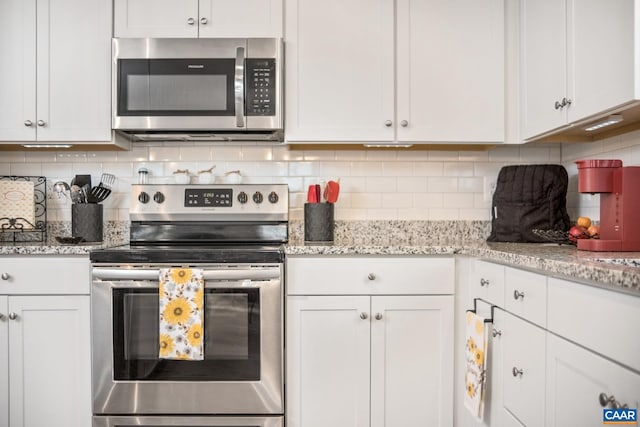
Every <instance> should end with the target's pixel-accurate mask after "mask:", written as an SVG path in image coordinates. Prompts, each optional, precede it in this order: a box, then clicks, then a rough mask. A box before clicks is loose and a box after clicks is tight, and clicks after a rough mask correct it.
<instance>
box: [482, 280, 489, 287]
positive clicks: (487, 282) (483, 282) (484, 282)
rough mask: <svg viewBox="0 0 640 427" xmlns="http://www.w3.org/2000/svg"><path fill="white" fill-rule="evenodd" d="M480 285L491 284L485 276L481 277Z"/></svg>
mask: <svg viewBox="0 0 640 427" xmlns="http://www.w3.org/2000/svg"><path fill="white" fill-rule="evenodd" d="M480 286H489V281H488V280H487V279H485V278H481V279H480Z"/></svg>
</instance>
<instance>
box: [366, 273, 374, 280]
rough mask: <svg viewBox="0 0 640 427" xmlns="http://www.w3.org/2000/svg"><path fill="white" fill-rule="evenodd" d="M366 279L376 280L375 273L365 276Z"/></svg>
mask: <svg viewBox="0 0 640 427" xmlns="http://www.w3.org/2000/svg"><path fill="white" fill-rule="evenodd" d="M367 278H368V279H369V280H376V275H375V273H369V275H368V276H367Z"/></svg>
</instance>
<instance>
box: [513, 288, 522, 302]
mask: <svg viewBox="0 0 640 427" xmlns="http://www.w3.org/2000/svg"><path fill="white" fill-rule="evenodd" d="M519 298H522V299H524V292H520V291H518V290H517V289H516V290H515V291H513V299H515V300H517V299H519Z"/></svg>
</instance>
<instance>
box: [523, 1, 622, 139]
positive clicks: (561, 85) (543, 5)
mask: <svg viewBox="0 0 640 427" xmlns="http://www.w3.org/2000/svg"><path fill="white" fill-rule="evenodd" d="M565 16H566V13H565V0H522V67H521V72H522V103H523V105H522V123H521V126H522V129H521V130H522V136H523V138H525V139H526V138H530V137H532V136H535V135H539V134H541V133H544V132H546V131H549V130H552V129H555V128H558V127H560V126H562V125H563V124H565V123H566V122H567V115H566V110H567V108H555V103H556V102H560V101H562V98H563V97H566V96H567V83H566V75H567V71H566V69H567V68H566V36H565V28H566V19H565ZM611 25H614V24H613V23H612V24H611ZM598 33H600V32H599V31H598ZM594 37H595V36H594Z"/></svg>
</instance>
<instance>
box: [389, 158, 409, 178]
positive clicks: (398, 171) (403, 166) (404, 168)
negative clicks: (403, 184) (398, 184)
mask: <svg viewBox="0 0 640 427" xmlns="http://www.w3.org/2000/svg"><path fill="white" fill-rule="evenodd" d="M382 175H384V176H412V175H413V163H412V162H390V161H385V162H384V163H382Z"/></svg>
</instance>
